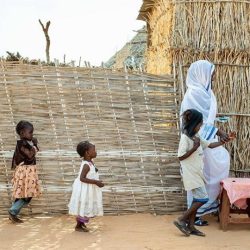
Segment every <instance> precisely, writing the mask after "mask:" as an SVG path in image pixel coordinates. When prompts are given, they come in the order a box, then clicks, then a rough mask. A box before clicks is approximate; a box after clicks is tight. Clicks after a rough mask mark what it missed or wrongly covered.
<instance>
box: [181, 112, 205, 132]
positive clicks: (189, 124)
mask: <svg viewBox="0 0 250 250" xmlns="http://www.w3.org/2000/svg"><path fill="white" fill-rule="evenodd" d="M202 120H203V115H202V113H201V112H199V111H198V110H196V109H188V110H186V111H185V112H184V113H183V114H182V121H183V123H182V124H183V125H182V132H186V133H187V135H188V136H190V137H192V136H194V135H195V131H194V129H195V128H196V126H197V125H198V124H199V123H201V122H202Z"/></svg>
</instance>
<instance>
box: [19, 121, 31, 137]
mask: <svg viewBox="0 0 250 250" xmlns="http://www.w3.org/2000/svg"><path fill="white" fill-rule="evenodd" d="M24 129H34V127H33V124H32V123H30V122H28V121H24V120H22V121H20V122H18V123H17V125H16V132H17V134H18V135H20V134H21V131H22V130H24Z"/></svg>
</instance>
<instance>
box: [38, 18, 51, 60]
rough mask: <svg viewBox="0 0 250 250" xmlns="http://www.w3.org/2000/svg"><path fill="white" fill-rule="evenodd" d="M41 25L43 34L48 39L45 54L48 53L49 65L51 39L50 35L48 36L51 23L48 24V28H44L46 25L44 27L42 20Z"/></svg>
mask: <svg viewBox="0 0 250 250" xmlns="http://www.w3.org/2000/svg"><path fill="white" fill-rule="evenodd" d="M39 23H40V24H41V26H42V29H43V33H44V35H45V38H46V50H45V52H46V59H47V63H50V56H49V47H50V38H49V34H48V31H49V26H50V21H48V22H47V23H46V27H44V25H43V23H42V22H41V20H40V19H39Z"/></svg>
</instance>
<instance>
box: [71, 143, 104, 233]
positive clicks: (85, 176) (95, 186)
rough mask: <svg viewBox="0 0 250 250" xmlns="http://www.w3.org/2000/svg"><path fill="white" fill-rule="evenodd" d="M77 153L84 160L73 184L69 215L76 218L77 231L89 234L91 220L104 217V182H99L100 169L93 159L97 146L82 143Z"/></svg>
mask: <svg viewBox="0 0 250 250" xmlns="http://www.w3.org/2000/svg"><path fill="white" fill-rule="evenodd" d="M76 151H77V153H78V154H79V155H80V157H82V158H83V161H82V163H81V167H80V171H79V174H78V176H77V178H76V179H75V181H74V184H73V190H72V195H71V199H70V203H69V214H71V215H75V216H76V222H77V224H76V226H75V230H76V231H79V232H88V231H89V230H88V228H87V227H86V223H88V222H89V218H92V217H95V216H102V215H103V206H102V190H101V188H102V187H103V186H104V184H103V182H102V181H100V180H99V174H98V169H97V168H96V167H95V165H94V163H93V161H92V159H93V158H96V156H97V153H96V150H95V145H93V144H91V143H90V142H88V141H82V142H80V143H79V144H78V145H77V148H76Z"/></svg>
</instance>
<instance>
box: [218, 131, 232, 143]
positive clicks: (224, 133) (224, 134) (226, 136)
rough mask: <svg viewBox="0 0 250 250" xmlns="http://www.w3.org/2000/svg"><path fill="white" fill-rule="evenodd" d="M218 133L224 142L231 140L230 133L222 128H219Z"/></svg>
mask: <svg viewBox="0 0 250 250" xmlns="http://www.w3.org/2000/svg"><path fill="white" fill-rule="evenodd" d="M217 135H218V136H219V137H220V141H221V142H223V143H226V142H229V141H230V138H229V135H228V134H227V133H226V132H224V131H222V130H218V132H217Z"/></svg>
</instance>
